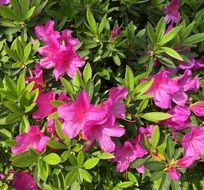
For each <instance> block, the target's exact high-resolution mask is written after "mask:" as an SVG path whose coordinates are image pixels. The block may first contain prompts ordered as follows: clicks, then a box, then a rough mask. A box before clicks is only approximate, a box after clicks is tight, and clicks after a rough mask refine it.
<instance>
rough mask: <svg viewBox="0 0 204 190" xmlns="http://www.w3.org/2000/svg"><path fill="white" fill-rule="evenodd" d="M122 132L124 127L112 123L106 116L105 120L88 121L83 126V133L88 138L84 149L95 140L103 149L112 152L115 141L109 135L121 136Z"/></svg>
mask: <svg viewBox="0 0 204 190" xmlns="http://www.w3.org/2000/svg"><path fill="white" fill-rule="evenodd" d="M124 133H125V129H123V128H121V127H119V126H117V125H116V124H115V123H113V122H112V120H111V118H108V119H107V120H105V122H99V123H93V122H91V123H88V124H87V125H86V126H85V127H84V128H83V135H84V137H85V138H86V139H87V140H88V146H87V147H85V149H87V148H89V147H90V145H91V144H92V143H93V142H94V140H95V141H96V142H97V143H98V145H99V147H100V148H101V149H102V150H103V151H105V152H113V151H114V150H115V143H114V142H113V140H112V139H111V137H121V136H122V135H123V134H124Z"/></svg>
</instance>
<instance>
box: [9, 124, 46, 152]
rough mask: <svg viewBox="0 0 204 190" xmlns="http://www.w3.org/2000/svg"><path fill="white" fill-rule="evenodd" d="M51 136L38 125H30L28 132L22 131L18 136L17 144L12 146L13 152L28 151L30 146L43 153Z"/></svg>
mask: <svg viewBox="0 0 204 190" xmlns="http://www.w3.org/2000/svg"><path fill="white" fill-rule="evenodd" d="M49 139H50V138H49V137H47V136H45V135H44V134H43V133H42V132H41V131H40V129H39V127H38V126H37V125H33V126H31V127H30V129H29V131H28V133H22V134H21V135H18V136H17V137H16V145H15V146H14V147H12V148H11V150H12V153H13V154H19V153H22V152H27V151H28V150H29V148H33V149H35V150H36V151H37V152H39V153H41V152H43V151H44V150H45V148H46V146H47V145H46V143H47V141H49Z"/></svg>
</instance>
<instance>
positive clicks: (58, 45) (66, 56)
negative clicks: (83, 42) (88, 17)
mask: <svg viewBox="0 0 204 190" xmlns="http://www.w3.org/2000/svg"><path fill="white" fill-rule="evenodd" d="M53 27H54V22H53V21H49V22H48V23H47V24H46V25H45V26H36V27H35V31H36V35H37V36H38V38H40V39H42V40H44V41H45V42H46V43H47V45H45V46H43V47H40V48H39V49H38V52H39V54H40V55H42V56H43V57H44V58H43V59H42V60H41V61H40V66H41V67H42V68H46V69H51V68H54V70H53V74H54V76H55V79H56V80H59V78H60V77H61V76H63V75H64V74H65V73H67V75H68V76H69V77H71V78H73V77H74V75H75V74H76V73H77V71H78V70H79V67H82V66H83V65H84V64H85V61H84V60H83V59H82V58H80V57H79V55H78V54H77V52H76V49H75V46H76V45H77V44H79V40H78V39H76V38H73V37H72V35H71V31H70V30H67V29H66V30H64V31H63V32H62V35H60V33H59V32H56V31H54V29H53Z"/></svg>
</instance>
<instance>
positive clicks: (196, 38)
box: [183, 33, 204, 45]
mask: <svg viewBox="0 0 204 190" xmlns="http://www.w3.org/2000/svg"><path fill="white" fill-rule="evenodd" d="M201 41H204V33H199V34H194V35H192V36H190V37H188V38H186V39H185V40H184V42H183V43H184V44H188V45H192V44H197V43H198V42H201Z"/></svg>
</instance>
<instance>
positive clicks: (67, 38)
mask: <svg viewBox="0 0 204 190" xmlns="http://www.w3.org/2000/svg"><path fill="white" fill-rule="evenodd" d="M60 39H61V40H63V41H64V42H65V45H66V46H69V45H71V46H76V45H78V44H79V43H80V41H79V40H78V39H77V38H73V37H72V31H71V30H67V29H65V30H64V31H63V32H62V35H61V38H60Z"/></svg>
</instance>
